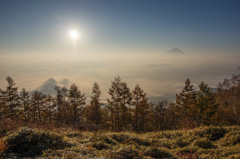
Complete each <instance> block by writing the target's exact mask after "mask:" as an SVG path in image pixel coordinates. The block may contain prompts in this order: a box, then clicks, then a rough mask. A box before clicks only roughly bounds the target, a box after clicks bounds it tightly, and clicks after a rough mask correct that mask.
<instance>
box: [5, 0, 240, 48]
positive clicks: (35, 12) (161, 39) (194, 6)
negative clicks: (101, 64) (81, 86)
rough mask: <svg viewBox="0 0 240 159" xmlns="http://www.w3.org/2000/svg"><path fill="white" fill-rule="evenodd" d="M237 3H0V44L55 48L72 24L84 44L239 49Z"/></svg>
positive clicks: (138, 0)
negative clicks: (82, 36) (80, 33)
mask: <svg viewBox="0 0 240 159" xmlns="http://www.w3.org/2000/svg"><path fill="white" fill-rule="evenodd" d="M239 6H240V2H239V1H237V0H235V1H234V0H230V1H227V0H225V1H222V0H213V1H207V0H203V1H190V0H188V1H185V0H181V1H178V0H175V1H174V0H169V1H167V0H165V1H162V0H161V1H157V0H152V1H146V0H145V1H142V0H135V1H133V0H130V1H110V0H108V1H107V0H100V1H99V0H90V1H89V0H88V1H87V0H85V1H81V0H79V1H73V0H70V1H60V0H57V1H56V0H55V1H54V0H53V1H46V0H43V1H32V0H31V1H30V0H29V1H27V0H23V1H12V0H8V1H1V5H0V22H1V25H0V36H1V38H0V48H1V50H2V49H3V50H11V49H13V50H14V49H22V50H27V49H30V48H32V49H38V50H41V49H43V50H45V49H46V48H49V49H51V50H54V49H55V48H56V47H57V46H58V45H62V43H64V40H65V38H67V37H66V36H65V35H64V33H65V32H66V31H67V30H69V29H70V28H72V27H74V28H77V29H78V30H79V31H80V32H82V33H83V35H84V38H85V39H84V40H86V41H85V42H87V43H88V44H90V45H89V47H90V46H91V47H94V46H95V45H97V46H101V47H102V48H106V47H108V48H111V47H113V48H126V49H134V50H135V51H136V52H137V50H138V48H139V50H146V52H147V51H148V49H149V48H152V49H154V50H155V51H156V52H157V51H158V50H159V52H161V51H162V50H166V51H167V50H170V49H172V48H173V47H179V48H182V49H186V50H190V51H192V50H196V52H197V51H199V52H200V51H202V52H205V51H206V52H218V51H220V50H224V51H228V52H229V51H230V52H232V53H238V52H239V50H240V45H239V42H240V37H239V35H240V11H239Z"/></svg>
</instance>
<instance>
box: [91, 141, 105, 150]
mask: <svg viewBox="0 0 240 159" xmlns="http://www.w3.org/2000/svg"><path fill="white" fill-rule="evenodd" d="M93 147H95V148H96V149H98V150H102V149H108V145H107V144H106V143H104V142H103V141H99V142H96V143H94V144H93Z"/></svg>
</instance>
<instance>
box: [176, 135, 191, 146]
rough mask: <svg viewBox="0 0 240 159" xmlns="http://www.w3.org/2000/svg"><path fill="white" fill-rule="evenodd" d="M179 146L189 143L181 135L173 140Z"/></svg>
mask: <svg viewBox="0 0 240 159" xmlns="http://www.w3.org/2000/svg"><path fill="white" fill-rule="evenodd" d="M175 144H177V145H178V146H179V147H185V146H188V145H189V144H190V143H189V142H187V141H185V140H184V139H183V138H182V137H180V138H178V139H177V140H176V142H175Z"/></svg>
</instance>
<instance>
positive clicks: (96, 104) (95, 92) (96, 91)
mask: <svg viewBox="0 0 240 159" xmlns="http://www.w3.org/2000/svg"><path fill="white" fill-rule="evenodd" d="M100 95H101V91H100V87H99V85H98V84H97V83H96V82H95V83H94V84H93V88H92V96H91V102H90V104H91V107H92V115H93V116H92V120H93V122H94V123H95V125H96V126H97V130H98V128H99V124H100V123H101V120H102V113H101V102H100Z"/></svg>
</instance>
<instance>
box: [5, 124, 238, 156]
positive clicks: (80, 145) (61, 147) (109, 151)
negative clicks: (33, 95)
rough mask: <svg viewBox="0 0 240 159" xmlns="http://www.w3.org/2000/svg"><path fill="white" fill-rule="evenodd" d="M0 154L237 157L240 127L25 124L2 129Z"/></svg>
mask: <svg viewBox="0 0 240 159" xmlns="http://www.w3.org/2000/svg"><path fill="white" fill-rule="evenodd" d="M2 132H3V133H2V134H1V135H2V139H1V140H0V158H1V157H2V158H3V157H6V158H39V159H40V158H66V159H68V158H69V159H71V158H81V159H84V158H85V159H88V158H102V159H109V158H112V159H140V158H142V159H145V158H146V159H150V158H188V159H191V158H240V127H239V126H231V127H200V128H196V129H192V130H178V131H177V130H174V131H162V132H148V133H141V134H138V133H134V132H120V133H116V132H103V131H101V132H87V131H79V130H76V129H72V128H56V129H53V128H51V129H43V128H42V127H38V128H34V127H32V126H25V127H20V128H17V130H12V129H11V131H7V130H4V131H2Z"/></svg>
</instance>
